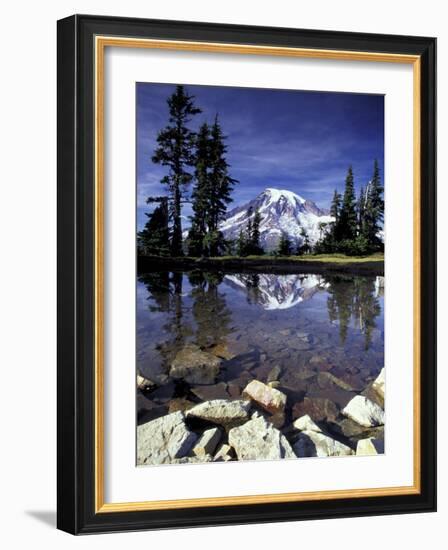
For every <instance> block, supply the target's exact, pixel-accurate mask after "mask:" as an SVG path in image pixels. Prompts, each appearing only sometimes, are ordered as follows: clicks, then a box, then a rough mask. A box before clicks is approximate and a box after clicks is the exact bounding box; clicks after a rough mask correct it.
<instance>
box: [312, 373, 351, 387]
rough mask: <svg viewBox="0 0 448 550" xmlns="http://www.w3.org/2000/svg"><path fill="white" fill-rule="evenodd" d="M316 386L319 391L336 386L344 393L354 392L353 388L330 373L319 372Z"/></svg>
mask: <svg viewBox="0 0 448 550" xmlns="http://www.w3.org/2000/svg"><path fill="white" fill-rule="evenodd" d="M317 384H318V385H319V387H320V388H321V389H331V387H332V386H337V387H338V388H341V389H342V390H345V391H354V389H353V387H352V386H350V384H347V382H344V380H341V379H340V378H338V377H337V376H335V375H334V374H331V372H326V371H324V372H320V373H319V374H318V375H317Z"/></svg>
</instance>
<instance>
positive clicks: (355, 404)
mask: <svg viewBox="0 0 448 550" xmlns="http://www.w3.org/2000/svg"><path fill="white" fill-rule="evenodd" d="M342 414H343V415H345V416H347V417H348V418H351V419H352V420H354V421H355V422H357V423H358V424H360V425H361V426H365V427H366V428H371V427H373V426H381V425H382V424H384V411H383V409H382V408H381V407H379V406H378V405H377V404H376V403H374V402H373V401H370V399H367V397H364V396H363V395H356V396H355V397H354V398H353V399H352V400H351V401H350V402H349V403H348V404H347V406H346V407H345V408H344V409H343V410H342Z"/></svg>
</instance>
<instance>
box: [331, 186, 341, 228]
mask: <svg viewBox="0 0 448 550" xmlns="http://www.w3.org/2000/svg"><path fill="white" fill-rule="evenodd" d="M341 204H342V197H341V195H340V194H339V193H338V191H337V189H335V190H334V193H333V199H332V201H331V207H330V216H333V218H334V219H335V221H338V218H339V212H340V210H341Z"/></svg>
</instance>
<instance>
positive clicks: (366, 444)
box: [356, 437, 384, 456]
mask: <svg viewBox="0 0 448 550" xmlns="http://www.w3.org/2000/svg"><path fill="white" fill-rule="evenodd" d="M383 453H384V441H382V440H381V439H376V438H374V437H369V438H367V439H360V440H359V441H358V444H357V446H356V454H357V456H368V455H378V454H383Z"/></svg>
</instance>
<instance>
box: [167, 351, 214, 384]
mask: <svg viewBox="0 0 448 550" xmlns="http://www.w3.org/2000/svg"><path fill="white" fill-rule="evenodd" d="M221 363H222V360H221V359H220V358H219V357H216V356H215V355H213V354H212V353H208V352H206V351H202V350H201V348H200V347H199V346H196V345H194V344H187V345H186V346H185V347H184V348H183V349H181V350H180V351H179V352H178V353H177V355H176V357H175V358H174V360H173V362H172V363H171V368H170V376H171V377H172V378H174V379H180V380H185V381H186V382H188V383H189V384H213V382H214V381H215V379H216V377H217V376H218V374H219V369H220V366H221Z"/></svg>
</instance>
